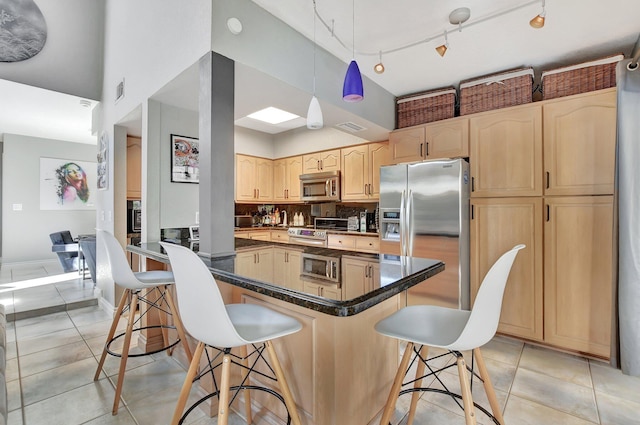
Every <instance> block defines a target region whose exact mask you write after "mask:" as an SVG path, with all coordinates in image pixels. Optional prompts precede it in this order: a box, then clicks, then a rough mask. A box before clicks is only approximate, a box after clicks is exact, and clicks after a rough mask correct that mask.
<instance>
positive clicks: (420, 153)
mask: <svg viewBox="0 0 640 425" xmlns="http://www.w3.org/2000/svg"><path fill="white" fill-rule="evenodd" d="M422 145H423V143H420V157H421V158H422Z"/></svg>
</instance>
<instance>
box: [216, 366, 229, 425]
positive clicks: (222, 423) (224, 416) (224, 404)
mask: <svg viewBox="0 0 640 425" xmlns="http://www.w3.org/2000/svg"><path fill="white" fill-rule="evenodd" d="M230 385H231V355H230V354H225V355H224V356H223V357H222V376H221V377H220V399H219V401H218V425H227V424H228V423H229V410H230V407H229V386H230Z"/></svg>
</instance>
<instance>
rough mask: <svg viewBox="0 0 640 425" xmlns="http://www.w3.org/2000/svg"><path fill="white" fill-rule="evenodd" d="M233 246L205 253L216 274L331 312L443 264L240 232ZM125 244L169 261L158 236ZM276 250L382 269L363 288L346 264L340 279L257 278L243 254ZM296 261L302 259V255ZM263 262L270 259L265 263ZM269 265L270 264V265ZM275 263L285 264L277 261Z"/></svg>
mask: <svg viewBox="0 0 640 425" xmlns="http://www.w3.org/2000/svg"><path fill="white" fill-rule="evenodd" d="M182 244H183V245H184V246H187V247H190V248H191V249H194V248H195V249H194V250H197V244H196V245H195V246H194V244H190V243H189V242H188V241H187V242H183V243H182ZM235 248H236V256H235V257H226V258H222V259H208V258H202V260H203V261H204V262H205V264H207V265H208V266H209V269H210V270H211V273H212V274H213V276H214V277H215V278H216V279H219V280H220V281H224V282H227V283H229V284H232V285H235V286H238V287H241V288H245V289H248V290H251V291H254V292H257V293H260V294H264V295H267V296H270V297H273V298H276V299H279V300H283V301H286V302H290V303H292V304H295V305H299V306H303V307H306V308H309V309H311V310H314V311H319V312H322V313H325V314H329V315H332V316H342V317H344V316H352V315H355V314H358V313H360V312H362V311H364V310H366V309H368V308H370V307H373V306H375V305H377V304H379V303H380V302H382V301H384V300H386V299H388V298H391V297H393V296H394V295H396V294H399V293H401V292H403V291H405V290H407V289H408V288H410V287H412V286H414V285H417V284H418V283H421V282H423V281H424V280H426V279H428V278H429V277H431V276H433V275H435V274H437V273H440V272H441V271H443V270H444V263H442V262H441V261H440V260H431V259H425V258H415V257H402V256H397V255H387V254H367V253H361V252H353V251H343V250H334V249H330V248H317V247H306V246H305V247H303V246H299V245H291V244H283V243H276V242H268V241H258V240H250V239H241V238H236V239H235ZM127 250H128V251H130V252H133V253H135V254H139V255H143V256H146V257H148V258H150V259H153V260H156V261H159V262H162V263H168V262H169V259H168V257H167V255H166V253H165V252H164V250H163V249H162V247H161V246H160V244H159V243H157V242H154V243H143V244H140V245H135V246H134V245H129V246H127ZM276 250H277V252H279V253H280V254H282V253H286V255H287V258H289V254H297V255H298V256H299V257H301V258H302V257H304V256H305V255H314V256H321V257H330V258H333V259H339V260H340V261H339V263H344V261H345V260H347V259H350V260H352V261H353V260H355V261H358V260H360V261H362V262H363V264H364V263H367V264H368V265H372V266H375V267H370V268H369V270H371V271H372V272H373V273H374V274H375V273H378V275H374V277H373V280H372V282H375V283H374V284H371V285H364V286H365V287H366V289H364V288H362V286H363V285H362V282H349V281H348V280H349V276H348V275H347V274H346V273H345V271H344V270H342V272H341V273H339V276H340V279H339V281H338V282H327V281H323V280H319V279H315V278H309V277H306V276H302V275H300V276H299V280H298V279H297V278H296V279H294V282H289V283H288V284H287V286H283V285H282V284H278V282H267V281H265V280H258V279H256V278H255V277H254V276H252V275H253V274H255V271H253V272H252V271H251V270H249V268H248V267H246V264H245V263H243V262H242V261H241V260H240V259H241V258H242V256H243V253H246V252H248V253H264V254H266V255H265V259H266V258H272V259H274V261H275V259H276V258H277V256H276V255H268V254H270V253H275V252H276ZM280 257H281V256H280ZM297 261H298V262H300V261H301V260H297ZM263 265H266V264H264V263H263ZM266 266H267V267H268V265H266ZM291 266H293V267H294V268H295V267H297V264H295V263H294V264H292V265H291ZM277 267H284V266H283V265H278V266H277ZM299 270H301V269H299ZM294 275H295V273H294ZM345 276H346V277H345ZM260 279H265V274H264V273H261V274H260ZM345 280H346V281H345ZM378 282H379V283H378ZM318 285H323V286H324V287H326V288H328V289H329V288H330V289H332V291H333V292H337V293H338V294H342V295H341V296H340V298H341V299H330V298H325V297H321V296H319V295H317V293H313V291H314V290H316V289H313V288H317V287H318ZM361 288H362V289H361ZM347 294H349V295H347Z"/></svg>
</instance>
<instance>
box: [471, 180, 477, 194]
mask: <svg viewBox="0 0 640 425" xmlns="http://www.w3.org/2000/svg"><path fill="white" fill-rule="evenodd" d="M471 191H472V192H475V191H476V178H475V177H471Z"/></svg>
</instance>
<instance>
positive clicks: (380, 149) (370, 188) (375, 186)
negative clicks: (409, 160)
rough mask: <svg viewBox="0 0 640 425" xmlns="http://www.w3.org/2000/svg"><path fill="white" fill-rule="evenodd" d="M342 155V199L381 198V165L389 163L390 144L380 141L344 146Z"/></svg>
mask: <svg viewBox="0 0 640 425" xmlns="http://www.w3.org/2000/svg"><path fill="white" fill-rule="evenodd" d="M341 157H342V165H341V168H342V183H341V184H342V188H341V190H342V192H341V199H342V200H343V201H359V200H372V199H379V198H380V166H382V165H387V164H388V163H389V144H388V143H387V142H380V143H370V144H367V145H358V146H351V147H348V148H343V149H342V150H341Z"/></svg>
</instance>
